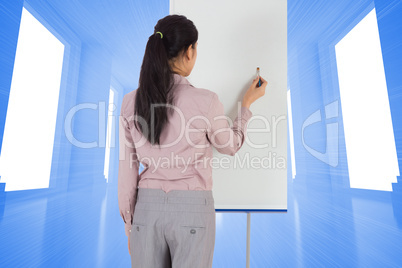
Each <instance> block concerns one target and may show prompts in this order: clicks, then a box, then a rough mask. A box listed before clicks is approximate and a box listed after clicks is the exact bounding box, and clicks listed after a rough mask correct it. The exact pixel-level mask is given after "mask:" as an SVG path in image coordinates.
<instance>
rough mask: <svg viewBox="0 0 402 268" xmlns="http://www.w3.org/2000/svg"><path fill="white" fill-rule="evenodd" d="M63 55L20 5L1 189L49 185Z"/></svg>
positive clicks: (58, 44)
mask: <svg viewBox="0 0 402 268" xmlns="http://www.w3.org/2000/svg"><path fill="white" fill-rule="evenodd" d="M63 55H64V45H63V44H62V43H61V42H60V41H59V40H58V39H57V38H56V37H55V36H54V35H53V34H52V33H51V32H49V31H48V30H47V29H46V28H45V27H44V26H43V25H42V24H41V23H40V22H39V21H38V20H37V19H36V18H35V17H34V16H32V14H31V13H29V12H28V11H27V10H26V9H25V8H23V10H22V17H21V25H20V31H19V35H18V44H17V50H16V56H15V63H14V70H13V76H12V82H11V89H10V97H9V102H8V108H7V117H6V122H5V130H4V138H3V145H2V150H1V158H0V175H1V182H6V187H5V191H16V190H27V189H39V188H48V187H49V179H50V171H51V164H52V154H53V144H54V134H55V128H56V117H57V107H58V102H59V92H60V80H61V71H62V64H63Z"/></svg>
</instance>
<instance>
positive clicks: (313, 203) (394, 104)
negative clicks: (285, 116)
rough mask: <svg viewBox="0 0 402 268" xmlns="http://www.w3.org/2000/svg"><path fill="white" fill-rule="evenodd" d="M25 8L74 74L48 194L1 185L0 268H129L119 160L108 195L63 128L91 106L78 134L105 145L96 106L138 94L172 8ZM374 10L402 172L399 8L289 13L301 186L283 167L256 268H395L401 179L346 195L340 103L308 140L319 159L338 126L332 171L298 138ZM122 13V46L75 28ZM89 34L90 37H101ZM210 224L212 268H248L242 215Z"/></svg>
mask: <svg viewBox="0 0 402 268" xmlns="http://www.w3.org/2000/svg"><path fill="white" fill-rule="evenodd" d="M29 3H30V4H31V6H32V8H33V9H35V10H36V11H37V12H38V13H39V14H40V15H41V16H42V17H43V18H45V19H46V20H47V23H48V24H49V25H51V26H52V27H53V28H54V29H55V30H56V31H57V32H58V33H59V34H60V35H61V36H62V37H63V39H64V41H65V42H66V44H68V45H67V47H68V49H67V51H68V53H67V54H66V58H65V61H66V62H68V63H69V64H68V66H67V67H66V66H64V67H65V68H66V69H63V72H64V74H63V75H64V79H65V84H64V86H63V87H62V90H64V91H62V92H61V93H62V94H61V96H60V104H59V112H58V123H57V130H56V136H55V150H54V157H53V163H52V178H51V187H50V188H49V189H42V190H27V191H18V192H4V184H3V185H2V187H3V188H0V241H1V242H0V266H1V267H20V266H24V267H54V266H61V267H130V257H129V255H128V250H127V240H126V236H125V235H124V224H123V221H122V219H121V217H120V215H119V212H118V206H117V187H116V186H117V181H116V178H117V169H116V168H115V165H116V164H117V163H118V162H117V161H116V159H117V158H116V157H114V158H113V157H112V158H113V159H112V161H111V165H112V167H111V170H112V172H111V177H110V179H109V183H106V181H105V179H104V176H103V168H104V167H103V161H104V153H105V149H104V148H103V147H102V146H100V147H99V146H98V147H95V148H91V149H83V148H78V147H76V146H74V145H72V144H71V143H70V142H69V141H68V140H67V138H66V137H65V134H64V132H63V130H64V125H63V124H64V119H65V117H66V114H67V113H68V111H69V110H70V109H71V108H72V107H74V106H75V105H77V104H84V103H89V104H92V105H95V106H96V109H94V110H91V109H85V110H81V111H79V112H78V113H77V114H76V116H75V117H74V120H73V134H74V136H75V137H76V138H77V139H79V140H80V141H83V142H92V141H96V142H98V143H100V144H103V143H104V138H105V133H106V125H103V124H100V123H99V111H100V113H101V114H103V115H106V112H107V111H106V110H100V107H101V106H100V105H102V102H106V103H107V101H108V96H109V88H110V84H111V83H113V81H115V80H117V81H118V82H120V83H121V85H120V87H119V86H117V88H118V96H117V100H118V106H119V105H120V102H121V99H122V96H123V95H124V94H125V93H127V92H129V91H131V90H134V89H135V85H136V83H137V81H138V74H139V68H140V65H141V61H142V55H143V52H144V48H145V44H146V40H147V37H148V36H149V35H150V33H151V32H152V30H153V26H154V25H155V23H156V21H157V20H158V19H159V18H162V17H164V16H165V15H167V14H168V13H169V2H168V1H166V0H163V1H159V0H158V1H156V0H155V1H147V2H141V1H131V2H130V4H128V3H127V4H126V5H123V4H122V6H121V7H117V6H116V5H114V6H113V7H114V9H113V10H112V9H108V8H105V9H104V10H105V12H106V13H97V11H95V10H99V8H101V7H100V4H99V3H98V2H97V1H86V2H82V3H81V5H85V8H86V9H78V8H77V12H82V10H87V11H88V13H85V14H84V13H77V16H76V18H75V19H76V20H68V19H66V17H64V15H65V13H63V12H67V11H69V12H74V10H75V9H74V7H72V6H70V4H71V2H68V1H67V2H65V3H64V2H63V3H62V2H52V4H49V3H48V2H44V1H39V0H31V1H29ZM110 3H111V2H108V3H106V2H105V3H103V4H104V5H106V4H110ZM52 5H55V6H56V5H57V7H58V8H59V9H56V8H55V6H52ZM63 5H65V8H64V11H63V12H62V11H61V10H62V9H60V8H61V7H63ZM22 6H23V1H20V0H18V1H5V0H4V1H0V46H1V49H0V59H1V61H0V93H1V94H0V144H1V142H2V137H3V132H4V122H5V118H6V111H7V103H8V95H9V90H10V85H11V77H12V70H13V64H14V58H15V50H16V44H17V38H18V30H19V23H20V17H21V10H22ZM91 6H93V8H94V9H93V10H92V13H91V12H90V11H91ZM95 7H96V9H95ZM372 7H375V8H376V12H377V19H378V27H379V33H380V41H381V48H382V52H383V60H384V68H385V74H386V79H387V86H388V94H389V101H390V106H391V115H392V122H393V127H394V134H395V142H396V146H397V153H398V159H399V166H401V161H402V160H401V159H402V156H401V153H402V122H401V120H402V114H401V112H402V111H401V109H402V108H400V107H401V105H400V103H402V99H401V98H402V76H401V75H400V71H401V70H402V68H401V67H402V66H401V65H402V42H401V38H402V2H401V1H377V0H376V1H367V0H362V1H345V0H340V1H324V0H321V1H318V0H315V1H313V0H305V1H296V0H290V1H288V81H289V82H288V84H289V88H290V91H291V94H292V110H293V124H294V126H293V128H294V140H295V155H296V168H297V175H296V177H295V179H292V178H291V165H290V161H288V168H289V169H288V174H289V177H288V212H287V213H278V214H276V213H263V214H257V213H256V214H252V215H251V260H250V262H251V267H401V266H402V255H401V254H400V252H401V251H402V243H401V242H400V241H402V194H401V193H402V190H401V179H400V178H398V183H395V184H393V191H392V192H384V191H373V190H361V189H351V188H350V187H349V178H348V167H347V156H346V149H345V141H344V135H343V123H342V110H341V109H340V108H341V106H340V103H339V112H340V113H339V116H338V117H337V118H334V119H331V120H322V121H321V122H320V123H317V124H314V125H311V126H310V127H308V128H306V131H305V137H304V138H305V139H304V141H305V143H306V144H307V145H308V146H310V147H311V148H314V149H315V150H317V151H319V152H322V153H325V151H326V145H327V136H326V135H327V132H326V125H327V124H329V123H338V126H339V139H338V142H339V150H338V153H339V155H338V160H339V162H338V165H337V166H335V167H332V166H330V165H328V164H327V163H325V162H323V161H320V160H319V159H317V158H315V157H314V156H312V155H311V154H310V153H309V152H308V151H307V150H306V148H305V147H304V146H303V142H302V136H301V130H302V126H303V122H304V121H305V120H306V119H307V118H308V117H309V116H310V115H311V114H312V113H314V112H316V111H317V110H321V114H322V115H324V107H325V106H326V105H328V104H330V103H332V102H334V101H337V100H338V101H340V97H339V90H338V84H337V80H336V79H334V77H336V65H335V63H334V51H333V44H334V42H335V41H336V40H338V39H339V38H341V37H342V36H343V35H344V34H345V33H346V32H347V31H348V30H350V29H351V27H353V25H355V24H356V23H357V22H359V20H360V19H361V18H362V17H363V16H364V14H365V12H367V10H370V8H372ZM119 9H120V10H121V11H123V10H129V11H130V12H132V17H133V20H134V21H135V23H134V24H127V25H126V27H127V28H126V32H127V35H124V36H120V37H119V39H117V40H111V41H110V43H105V40H103V43H102V42H97V41H99V40H100V39H101V38H102V36H103V35H105V36H108V34H109V33H110V32H111V31H113V29H115V28H114V27H122V26H121V25H118V24H110V25H109V24H108V23H107V25H109V26H108V27H107V28H102V29H101V30H100V31H98V30H94V32H93V35H89V34H88V32H85V31H84V30H82V29H83V28H80V29H79V27H77V24H80V23H81V24H83V23H84V24H85V23H86V22H88V23H89V18H88V19H87V21H86V16H88V17H90V16H91V17H95V18H96V19H97V20H98V21H102V20H106V19H107V18H106V15H108V13H107V12H109V10H110V14H111V15H112V13H113V12H117V13H118V14H119V12H120V11H119ZM66 10H67V11H66ZM116 10H117V11H116ZM113 14H114V13H113ZM190 19H191V18H190ZM90 26H91V25H88V27H87V28H88V29H87V30H88V31H89V29H96V27H95V28H91V27H90ZM84 29H86V28H85V27H84ZM130 38H131V39H130ZM125 43H129V44H130V47H129V48H125V49H127V51H126V54H127V57H130V59H132V63H130V64H128V65H124V64H121V63H120V62H119V61H117V62H116V60H117V59H116V58H115V55H114V54H115V52H116V51H117V49H120V50H119V51H122V50H123V51H124V49H122V48H121V46H123V44H125ZM131 45H132V46H131ZM111 48H116V51H114V50H113V49H111ZM64 67H63V68H64ZM116 68H120V69H119V70H118V72H119V73H121V76H120V80H119V79H116V77H114V78H115V79H112V77H111V76H113V75H115V73H116ZM119 109H120V108H119V107H117V111H119ZM116 131H117V130H116ZM63 135H64V136H63ZM116 142H117V139H116ZM112 153H115V152H114V150H112ZM113 166H114V167H113ZM0 186H1V183H0ZM217 222H218V224H217V231H216V245H215V254H214V264H213V267H244V266H245V261H246V230H247V229H246V224H247V217H246V214H244V213H241V214H240V213H228V214H224V213H217Z"/></svg>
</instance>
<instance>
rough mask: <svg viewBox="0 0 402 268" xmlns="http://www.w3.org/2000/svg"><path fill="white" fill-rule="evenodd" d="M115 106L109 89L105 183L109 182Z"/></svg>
mask: <svg viewBox="0 0 402 268" xmlns="http://www.w3.org/2000/svg"><path fill="white" fill-rule="evenodd" d="M115 107H116V105H115V104H114V90H113V89H112V88H111V89H110V91H109V105H108V117H107V133H106V148H105V149H106V151H105V164H104V170H103V174H104V175H105V179H106V182H108V181H109V165H110V148H111V147H114V143H113V141H112V136H113V135H112V130H113V129H114V124H115V122H114V116H113V111H114V110H115V109H114V108H115Z"/></svg>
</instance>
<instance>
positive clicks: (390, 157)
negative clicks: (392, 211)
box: [335, 9, 399, 191]
mask: <svg viewBox="0 0 402 268" xmlns="http://www.w3.org/2000/svg"><path fill="white" fill-rule="evenodd" d="M335 53H336V61H337V69H338V78H339V90H340V97H341V105H342V114H343V124H344V132H345V143H346V153H347V161H348V169H349V180H350V187H351V188H360V189H372V190H383V191H392V182H397V180H396V177H397V176H399V167H398V159H397V154H396V147H395V139H394V132H393V127H392V121H391V112H390V106H389V100H388V92H387V84H386V80H385V73H384V65H383V60H382V52H381V44H380V37H379V32H378V26H377V17H376V12H375V9H373V10H372V11H371V12H370V13H369V14H368V15H367V16H366V17H365V18H363V19H362V20H361V21H360V22H359V23H358V24H357V25H356V26H355V27H354V28H353V29H352V30H351V31H350V32H349V33H348V34H347V35H346V36H345V37H344V38H343V39H342V40H341V41H339V42H338V43H337V44H336V45H335Z"/></svg>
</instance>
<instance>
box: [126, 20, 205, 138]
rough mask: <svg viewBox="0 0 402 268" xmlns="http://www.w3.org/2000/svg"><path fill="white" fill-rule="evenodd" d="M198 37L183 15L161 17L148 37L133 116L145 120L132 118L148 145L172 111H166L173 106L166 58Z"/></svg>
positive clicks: (195, 30)
mask: <svg viewBox="0 0 402 268" xmlns="http://www.w3.org/2000/svg"><path fill="white" fill-rule="evenodd" d="M197 40H198V31H197V29H196V27H195V26H194V24H193V22H192V21H191V20H188V19H187V18H186V17H185V16H183V15H168V16H166V17H164V18H163V19H160V20H159V21H158V23H157V24H156V26H155V28H154V34H152V35H151V36H150V37H149V38H148V42H147V45H146V48H145V54H144V59H143V61H142V65H141V71H140V78H139V87H138V89H137V94H136V100H135V104H134V118H136V119H137V118H138V117H140V118H142V120H144V122H143V121H140V122H138V120H134V125H135V128H136V129H137V130H139V131H140V132H141V133H142V134H143V135H144V136H145V137H146V138H147V140H148V141H149V142H150V143H151V144H158V145H160V136H161V133H162V131H163V129H164V127H165V126H166V124H167V123H168V121H169V120H168V117H169V115H170V114H172V112H173V109H169V110H168V108H169V107H170V105H174V94H173V93H174V92H173V91H172V88H173V82H174V78H173V72H172V70H171V67H170V64H169V61H170V59H172V58H174V57H177V56H178V54H179V53H180V52H182V53H183V52H185V50H186V49H187V48H188V47H189V46H190V45H193V46H194V45H195V43H196V42H197ZM168 111H169V112H168ZM138 123H140V124H138ZM145 123H146V124H145Z"/></svg>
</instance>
